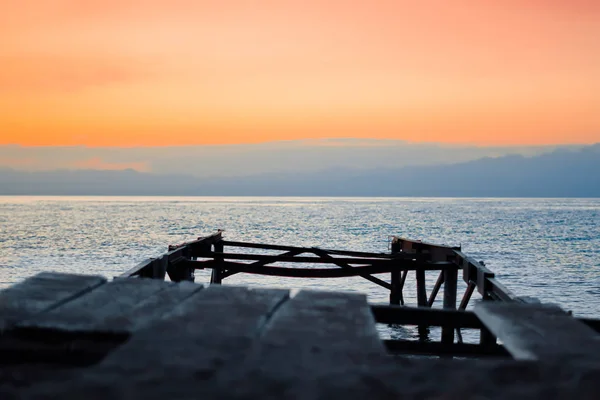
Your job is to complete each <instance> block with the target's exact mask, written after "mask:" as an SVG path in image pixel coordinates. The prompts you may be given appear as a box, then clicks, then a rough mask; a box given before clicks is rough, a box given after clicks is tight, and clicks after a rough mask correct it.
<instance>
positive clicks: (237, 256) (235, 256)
mask: <svg viewBox="0 0 600 400" xmlns="http://www.w3.org/2000/svg"><path fill="white" fill-rule="evenodd" d="M309 251H310V252H312V249H311V250H309ZM215 256H219V257H223V259H225V260H251V261H254V260H257V261H267V262H268V263H273V262H286V263H287V262H289V263H307V264H335V263H338V262H339V263H345V264H350V265H352V264H356V265H391V264H394V263H396V264H397V263H399V262H401V263H408V264H411V263H414V262H415V260H414V259H378V258H342V257H339V258H334V257H331V258H329V259H325V258H320V257H285V256H281V255H266V254H241V253H216V252H214V253H213V252H198V253H196V257H198V258H214V257H215ZM420 264H423V265H428V266H429V267H430V269H434V268H435V267H439V268H438V269H439V270H441V269H444V268H447V267H449V266H451V265H454V264H452V263H449V262H436V263H422V262H421V263H420Z"/></svg>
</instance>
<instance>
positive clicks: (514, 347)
mask: <svg viewBox="0 0 600 400" xmlns="http://www.w3.org/2000/svg"><path fill="white" fill-rule="evenodd" d="M474 312H475V314H476V315H477V316H478V317H479V319H480V320H481V322H483V324H484V325H485V326H486V327H487V328H488V329H489V330H490V331H491V332H492V333H493V334H494V335H496V336H497V337H498V339H500V340H501V341H502V343H503V344H504V347H505V348H506V350H508V352H509V353H510V354H511V355H512V356H513V357H514V358H515V359H518V360H549V359H559V360H564V361H565V362H566V361H575V360H586V361H592V360H593V361H598V358H599V356H598V355H599V354H600V336H598V334H597V333H596V332H594V331H593V330H592V329H591V328H590V327H588V326H587V325H585V324H583V323H582V322H580V321H578V320H577V319H575V318H573V317H571V316H570V315H569V314H568V313H566V312H565V311H563V310H562V309H561V308H560V307H558V306H555V305H547V304H546V305H543V304H522V303H494V302H483V303H480V304H478V305H477V306H475V309H474Z"/></svg>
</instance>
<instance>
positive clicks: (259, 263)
mask: <svg viewBox="0 0 600 400" xmlns="http://www.w3.org/2000/svg"><path fill="white" fill-rule="evenodd" d="M302 253H304V251H303V250H292V251H288V252H285V253H283V254H280V256H281V257H294V256H297V255H299V254H302ZM271 262H272V261H271ZM271 262H269V261H255V262H253V263H251V264H245V265H248V266H250V267H254V268H259V267H264V266H265V265H268V264H270V263H271ZM240 272H242V271H230V270H227V271H226V272H225V273H224V274H223V278H227V277H229V276H231V275H235V274H237V273H240Z"/></svg>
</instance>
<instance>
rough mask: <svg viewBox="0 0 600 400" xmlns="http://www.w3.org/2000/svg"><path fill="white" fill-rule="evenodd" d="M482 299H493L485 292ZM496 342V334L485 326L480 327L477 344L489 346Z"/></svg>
mask: <svg viewBox="0 0 600 400" xmlns="http://www.w3.org/2000/svg"><path fill="white" fill-rule="evenodd" d="M482 300H483V301H492V300H493V299H492V298H491V297H490V295H488V294H487V293H485V294H484V295H483V299H482ZM496 343H497V339H496V336H494V334H493V333H492V332H491V331H490V330H489V329H488V328H486V327H485V326H484V327H482V328H481V334H480V336H479V344H481V345H482V346H491V345H494V344H496Z"/></svg>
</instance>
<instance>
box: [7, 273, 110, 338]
mask: <svg viewBox="0 0 600 400" xmlns="http://www.w3.org/2000/svg"><path fill="white" fill-rule="evenodd" d="M104 282H106V278H104V277H101V276H95V275H74V274H61V273H54V272H52V273H50V272H42V273H40V274H37V275H35V276H33V277H31V278H27V279H26V280H25V281H23V282H21V283H19V284H16V285H14V286H11V287H9V288H7V289H4V290H2V291H0V332H1V331H3V330H6V329H8V328H10V327H11V326H13V325H14V324H16V323H18V322H19V321H22V320H25V319H27V318H31V317H33V316H34V315H36V314H39V313H41V312H44V311H47V310H50V309H52V308H53V307H57V306H59V305H61V304H63V303H65V302H67V301H69V300H71V299H73V298H76V297H77V296H80V295H82V294H84V293H86V292H88V291H90V290H92V289H94V288H96V287H98V286H100V285H102V284H103V283H104Z"/></svg>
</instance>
